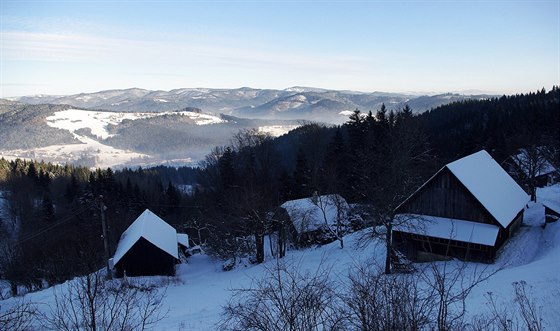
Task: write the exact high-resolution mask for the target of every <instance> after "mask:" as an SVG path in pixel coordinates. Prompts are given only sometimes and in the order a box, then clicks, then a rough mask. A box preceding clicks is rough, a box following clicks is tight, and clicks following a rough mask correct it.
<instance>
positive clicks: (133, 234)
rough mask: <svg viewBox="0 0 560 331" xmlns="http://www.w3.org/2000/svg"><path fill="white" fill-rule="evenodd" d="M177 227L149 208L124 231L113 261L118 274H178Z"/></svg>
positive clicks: (120, 275) (118, 275)
mask: <svg viewBox="0 0 560 331" xmlns="http://www.w3.org/2000/svg"><path fill="white" fill-rule="evenodd" d="M178 257H179V256H178V249H177V231H175V229H174V228H173V227H172V226H171V225H169V224H167V223H166V222H165V221H164V220H162V219H161V218H159V217H158V216H157V215H156V214H154V213H152V212H151V211H150V210H148V209H146V210H145V211H144V212H143V213H142V214H141V215H140V216H139V217H138V218H137V219H136V220H135V221H134V222H133V223H132V224H131V225H130V226H129V227H128V228H127V229H126V231H125V232H123V234H122V235H121V238H120V240H119V244H118V246H117V250H116V252H115V255H114V256H113V259H112V260H113V265H114V269H115V272H116V276H117V277H122V276H123V275H125V274H126V275H127V276H152V275H169V276H172V275H174V274H175V264H176V262H177V261H178Z"/></svg>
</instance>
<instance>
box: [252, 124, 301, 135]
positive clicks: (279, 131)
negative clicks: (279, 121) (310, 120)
mask: <svg viewBox="0 0 560 331" xmlns="http://www.w3.org/2000/svg"><path fill="white" fill-rule="evenodd" d="M298 127H300V125H268V126H260V127H259V128H258V130H259V132H262V133H266V134H269V135H271V136H273V137H280V136H282V135H285V134H286V133H288V132H290V131H292V130H293V129H297V128H298Z"/></svg>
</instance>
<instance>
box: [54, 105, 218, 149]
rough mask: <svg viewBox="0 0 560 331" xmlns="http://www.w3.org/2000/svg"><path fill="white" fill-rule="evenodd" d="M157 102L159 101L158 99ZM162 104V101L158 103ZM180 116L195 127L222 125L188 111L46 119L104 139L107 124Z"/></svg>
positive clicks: (61, 114)
mask: <svg viewBox="0 0 560 331" xmlns="http://www.w3.org/2000/svg"><path fill="white" fill-rule="evenodd" d="M158 101H159V99H158ZM160 102H163V101H160ZM171 114H173V115H182V116H188V117H189V118H191V119H193V120H195V121H196V124H197V125H208V124H217V123H223V122H224V120H222V119H221V118H219V117H216V116H213V115H208V114H200V113H195V112H190V111H182V112H160V113H124V112H112V111H92V110H81V109H68V110H62V111H58V112H56V113H54V115H52V116H49V117H47V118H46V120H47V124H48V125H49V126H52V127H54V128H58V129H63V130H68V131H70V132H73V133H74V132H75V131H77V130H79V129H83V128H86V129H87V128H89V129H90V130H91V133H92V134H93V135H95V136H97V137H100V138H101V139H106V138H109V137H111V136H113V135H112V134H110V133H109V131H108V130H107V127H108V125H109V124H112V125H117V124H119V123H121V122H122V121H124V120H137V119H143V118H152V117H158V116H164V115H171Z"/></svg>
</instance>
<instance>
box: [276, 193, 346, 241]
mask: <svg viewBox="0 0 560 331" xmlns="http://www.w3.org/2000/svg"><path fill="white" fill-rule="evenodd" d="M337 206H338V207H340V208H341V213H342V214H341V216H342V221H343V222H346V213H347V211H348V209H349V208H350V207H349V206H348V203H347V202H346V200H344V198H343V197H341V196H340V195H337V194H332V195H320V196H314V197H311V198H304V199H298V200H291V201H286V202H285V203H284V204H282V206H280V207H281V208H284V209H285V210H286V212H288V215H289V216H290V220H291V221H292V223H293V224H294V227H295V229H296V231H297V232H298V233H305V232H310V231H315V230H318V229H320V228H321V227H323V226H325V219H326V221H327V222H326V223H327V224H328V225H329V226H334V225H336V221H337V214H338V209H337ZM323 211H324V214H323Z"/></svg>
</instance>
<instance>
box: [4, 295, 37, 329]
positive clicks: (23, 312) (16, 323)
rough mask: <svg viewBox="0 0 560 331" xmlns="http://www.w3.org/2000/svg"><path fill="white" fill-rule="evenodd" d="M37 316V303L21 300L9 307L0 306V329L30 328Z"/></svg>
mask: <svg viewBox="0 0 560 331" xmlns="http://www.w3.org/2000/svg"><path fill="white" fill-rule="evenodd" d="M36 318H37V308H36V306H35V304H33V303H31V302H28V301H24V300H19V301H17V302H16V303H15V304H13V305H12V306H10V307H9V308H8V309H5V310H3V309H2V306H0V330H12V331H19V330H21V331H23V330H30V329H31V327H32V325H33V324H34V323H35V321H36Z"/></svg>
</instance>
